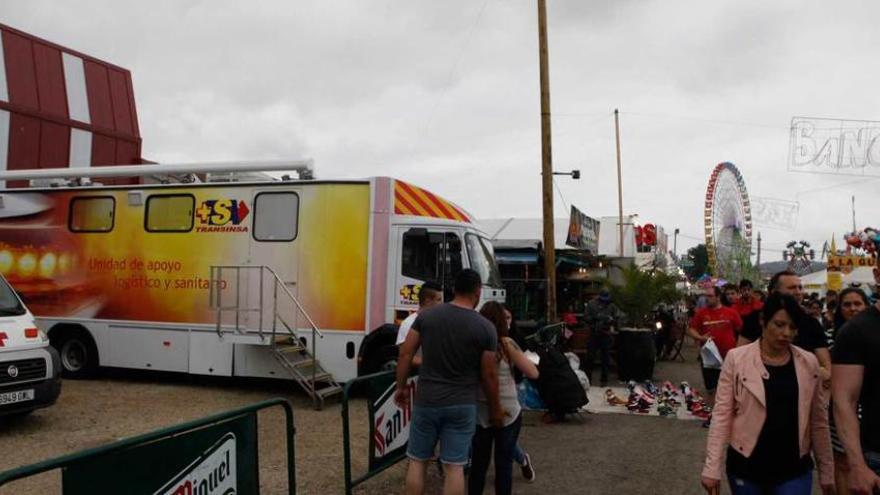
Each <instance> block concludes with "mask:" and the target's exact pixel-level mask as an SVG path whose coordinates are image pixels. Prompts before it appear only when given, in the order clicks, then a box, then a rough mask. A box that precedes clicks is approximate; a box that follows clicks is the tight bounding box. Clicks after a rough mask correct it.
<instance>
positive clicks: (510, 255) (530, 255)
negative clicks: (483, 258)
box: [495, 250, 538, 265]
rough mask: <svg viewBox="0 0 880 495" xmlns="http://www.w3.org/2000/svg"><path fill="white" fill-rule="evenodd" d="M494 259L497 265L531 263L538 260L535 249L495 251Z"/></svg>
mask: <svg viewBox="0 0 880 495" xmlns="http://www.w3.org/2000/svg"><path fill="white" fill-rule="evenodd" d="M495 260H496V261H497V262H498V264H499V265H531V264H536V263H537V262H538V253H537V251H533V252H523V251H519V252H516V251H500V250H499V251H495Z"/></svg>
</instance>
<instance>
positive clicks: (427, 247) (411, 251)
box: [401, 228, 462, 287]
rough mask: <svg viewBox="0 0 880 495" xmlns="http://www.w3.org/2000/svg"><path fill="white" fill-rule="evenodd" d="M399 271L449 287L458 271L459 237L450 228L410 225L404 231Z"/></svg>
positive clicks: (460, 264)
mask: <svg viewBox="0 0 880 495" xmlns="http://www.w3.org/2000/svg"><path fill="white" fill-rule="evenodd" d="M402 258H403V259H402V268H401V272H402V274H403V275H404V276H405V277H410V278H415V279H418V280H424V281H432V282H437V283H439V284H441V285H444V286H445V285H448V286H449V287H452V280H453V279H454V277H455V275H456V274H458V272H460V271H461V268H462V262H461V238H460V237H458V235H456V234H453V233H451V232H430V233H429V232H427V231H426V230H425V229H423V228H414V229H410V230H408V231H406V232H404V234H403V255H402Z"/></svg>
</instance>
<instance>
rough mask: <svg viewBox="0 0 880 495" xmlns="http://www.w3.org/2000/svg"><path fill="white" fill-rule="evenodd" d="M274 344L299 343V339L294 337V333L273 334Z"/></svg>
mask: <svg viewBox="0 0 880 495" xmlns="http://www.w3.org/2000/svg"><path fill="white" fill-rule="evenodd" d="M275 343H276V344H279V345H281V344H297V343H299V339H297V338H296V336H295V335H289V334H287V335H276V336H275Z"/></svg>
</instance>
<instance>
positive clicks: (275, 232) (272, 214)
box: [254, 192, 299, 242]
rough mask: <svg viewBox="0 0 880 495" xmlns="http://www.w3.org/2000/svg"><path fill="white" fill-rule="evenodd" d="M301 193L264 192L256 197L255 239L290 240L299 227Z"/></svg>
mask: <svg viewBox="0 0 880 495" xmlns="http://www.w3.org/2000/svg"><path fill="white" fill-rule="evenodd" d="M298 219H299V195H297V194H296V193H292V192H264V193H259V194H257V197H256V198H254V239H256V240H258V241H274V242H290V241H292V240H294V239H296V234H297V229H298V227H299V225H298V224H299V221H298Z"/></svg>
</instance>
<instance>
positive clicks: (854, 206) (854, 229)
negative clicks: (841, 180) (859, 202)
mask: <svg viewBox="0 0 880 495" xmlns="http://www.w3.org/2000/svg"><path fill="white" fill-rule="evenodd" d="M852 213H853V229H852V231H853V232H855V231H856V197H855V196H853V197H852Z"/></svg>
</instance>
